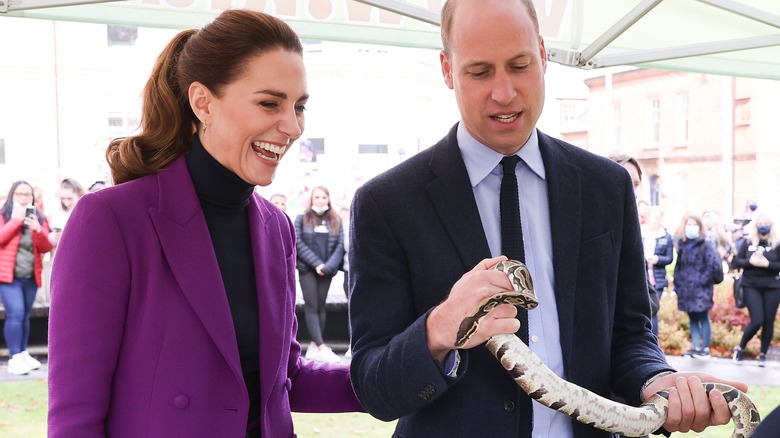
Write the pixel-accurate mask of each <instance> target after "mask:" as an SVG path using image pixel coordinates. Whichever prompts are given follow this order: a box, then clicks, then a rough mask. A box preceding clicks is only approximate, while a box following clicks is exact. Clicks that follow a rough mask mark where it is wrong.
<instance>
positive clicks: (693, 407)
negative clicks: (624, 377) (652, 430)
mask: <svg viewBox="0 0 780 438" xmlns="http://www.w3.org/2000/svg"><path fill="white" fill-rule="evenodd" d="M703 382H709V383H725V384H726V385H731V386H733V387H735V388H737V389H739V390H740V391H742V392H747V390H748V387H747V385H746V384H744V383H741V382H732V381H728V380H722V379H718V378H717V377H713V376H710V375H709V374H703V373H690V372H679V373H673V374H669V375H666V376H662V377H659V378H658V379H656V380H655V381H653V383H651V384H650V385H648V387H647V388H645V390H644V392H643V393H642V400H647V399H648V398H649V397H650V396H652V395H653V394H655V393H656V392H658V391H661V390H664V389H667V388H668V389H669V408H668V414H667V417H666V422H665V423H664V429H666V430H667V431H669V432H683V433H685V432H688V431H691V430H693V431H694V432H701V431H703V430H704V429H705V428H707V427H708V426H719V425H722V424H726V423H728V422H729V421H731V410H730V409H729V407H728V404H727V403H726V399H725V398H724V397H723V394H721V393H720V392H719V391H710V394H709V396H708V395H707V392H706V391H705V390H704V386H703V384H702V383H703Z"/></svg>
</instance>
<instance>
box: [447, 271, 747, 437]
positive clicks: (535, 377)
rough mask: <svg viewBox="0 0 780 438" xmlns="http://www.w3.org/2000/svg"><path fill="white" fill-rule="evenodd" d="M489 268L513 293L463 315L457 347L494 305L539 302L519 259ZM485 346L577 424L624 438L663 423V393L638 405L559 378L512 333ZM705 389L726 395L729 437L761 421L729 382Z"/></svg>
mask: <svg viewBox="0 0 780 438" xmlns="http://www.w3.org/2000/svg"><path fill="white" fill-rule="evenodd" d="M491 269H496V270H499V271H501V272H504V273H505V274H506V275H507V276H508V277H509V280H510V281H511V282H512V285H513V287H514V289H515V291H514V292H502V293H499V294H496V295H494V296H492V297H490V298H488V299H486V300H485V301H483V302H482V303H481V304H480V306H479V307H478V308H477V309H475V310H474V311H473V312H472V313H471V314H470V315H469V316H468V317H466V318H464V319H463V321H462V322H461V325H460V328H459V330H458V334H457V338H456V341H455V346H456V347H462V346H463V345H465V344H466V343H467V342H468V341H469V339H470V338H471V337H472V336H473V335H474V333H476V332H477V329H478V328H479V323H480V321H481V320H482V319H483V318H484V317H485V316H486V315H487V314H488V313H489V312H490V311H491V310H493V309H494V308H495V307H496V306H498V305H500V304H505V303H506V304H513V305H521V306H523V307H524V308H526V309H528V310H531V309H533V308H535V307H536V306H537V305H538V301H537V300H536V296H535V295H534V287H533V282H532V280H531V273H530V272H529V271H528V268H526V266H525V265H524V264H523V263H520V262H518V261H514V260H507V261H503V262H499V263H498V264H496V265H495V266H493V267H492V268H491ZM486 346H487V348H488V350H490V352H491V353H493V355H494V356H495V357H496V359H498V360H499V361H500V362H501V365H502V366H503V367H504V369H506V370H507V371H508V372H509V374H510V375H511V376H512V378H513V379H514V380H515V382H517V384H518V385H519V386H520V388H521V389H522V390H523V391H525V392H526V393H527V394H528V395H529V396H530V397H531V398H532V399H534V400H536V401H538V402H539V403H541V404H543V405H545V406H547V407H549V408H551V409H555V410H557V411H559V412H562V413H564V414H566V415H568V416H570V417H572V418H573V419H575V420H577V421H579V422H582V423H585V424H589V425H591V426H593V427H596V428H598V429H601V430H605V431H607V432H612V433H619V434H621V435H623V436H626V437H639V436H644V435H648V434H650V433H652V432H654V431H656V430H658V429H659V428H660V427H661V426H663V424H664V422H665V421H666V413H667V412H666V410H667V405H668V401H667V398H668V396H669V393H668V392H667V391H660V392H658V393H656V394H654V395H653V396H652V397H650V399H648V400H647V402H645V403H643V404H642V405H641V406H639V407H632V406H626V405H623V404H620V403H617V402H614V401H612V400H609V399H606V398H604V397H601V396H599V395H596V394H594V393H592V392H590V391H588V390H587V389H585V388H582V387H579V386H577V385H575V384H573V383H570V382H567V381H565V380H563V379H561V378H560V377H558V376H557V375H556V374H555V373H553V372H552V371H551V370H550V369H549V368H547V366H546V365H545V364H544V363H543V362H542V361H541V360H540V359H539V357H537V356H536V355H535V354H534V353H533V352H532V351H531V349H530V348H528V346H527V345H525V344H524V343H523V341H521V340H520V338H518V337H517V336H515V335H497V336H493V337H492V338H490V339H489V340H488V341H487V344H486ZM704 388H705V390H706V391H707V394H709V392H710V391H712V390H718V391H720V392H721V393H722V394H723V396H724V397H725V398H726V401H727V402H728V405H729V408H730V409H731V416H732V419H733V420H734V432H733V434H732V435H731V437H732V438H747V437H749V436H750V435H751V434H752V433H753V430H754V429H755V428H756V426H758V423H759V422H760V421H761V420H760V418H759V414H758V410H757V409H756V406H755V405H754V404H753V402H752V401H750V399H749V398H748V396H747V395H745V393H743V392H741V391H740V390H738V389H736V388H734V387H732V386H729V385H723V384H719V383H706V384H705V385H704Z"/></svg>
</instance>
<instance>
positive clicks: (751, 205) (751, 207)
mask: <svg viewBox="0 0 780 438" xmlns="http://www.w3.org/2000/svg"><path fill="white" fill-rule="evenodd" d="M748 208H749V209H750V211H756V209H757V208H758V204H750V205H748Z"/></svg>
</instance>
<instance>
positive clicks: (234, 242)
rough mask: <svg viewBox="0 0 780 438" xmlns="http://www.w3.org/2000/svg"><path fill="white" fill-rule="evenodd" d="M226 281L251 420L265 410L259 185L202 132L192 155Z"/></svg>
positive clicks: (194, 178) (189, 160)
mask: <svg viewBox="0 0 780 438" xmlns="http://www.w3.org/2000/svg"><path fill="white" fill-rule="evenodd" d="M186 161H187V168H188V169H189V171H190V175H191V176H192V182H193V184H194V185H195V192H196V193H197V194H198V198H199V199H200V205H201V208H203V214H204V216H205V217H206V223H207V224H208V227H209V234H210V235H211V242H212V244H213V245H214V252H215V254H216V256H217V262H218V263H219V271H220V273H221V274H222V283H223V284H224V285H225V291H226V292H227V299H228V303H229V304H230V313H231V314H232V315H233V327H234V328H235V331H236V339H237V340H238V352H239V355H240V357H241V369H242V371H243V373H244V383H245V384H246V387H247V391H248V392H249V403H250V404H249V419H248V424H251V425H257V422H258V421H259V415H260V399H259V396H260V380H259V379H260V328H259V327H260V319H259V314H258V308H257V286H256V283H255V269H254V262H253V260H254V259H253V257H252V244H251V238H250V236H249V219H248V217H247V205H249V198H250V197H251V196H252V192H253V191H254V186H253V185H251V184H248V183H246V182H245V181H244V180H242V179H241V178H239V177H238V176H237V175H236V174H234V173H233V172H231V171H229V170H228V169H226V168H225V167H224V166H222V165H221V164H220V163H219V162H218V161H217V160H215V159H214V158H213V157H212V156H211V155H209V153H208V152H207V151H206V150H205V149H204V148H203V145H202V144H201V143H200V139H199V138H198V136H197V135H196V136H195V137H194V138H193V140H192V149H191V150H190V152H189V153H188V154H187V156H186Z"/></svg>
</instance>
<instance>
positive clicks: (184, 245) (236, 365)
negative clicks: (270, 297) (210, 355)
mask: <svg viewBox="0 0 780 438" xmlns="http://www.w3.org/2000/svg"><path fill="white" fill-rule="evenodd" d="M158 178H159V187H160V196H159V204H158V206H156V208H155V207H154V206H153V207H151V208H150V209H149V216H150V217H151V220H152V223H153V224H154V227H155V229H156V230H157V235H158V238H159V240H160V246H161V247H162V250H163V252H164V254H165V258H166V259H167V260H168V264H169V265H170V268H171V271H172V273H173V276H174V278H175V279H176V281H177V282H178V283H179V286H180V287H181V290H182V292H183V293H184V296H185V297H186V299H187V300H188V301H189V303H190V305H191V306H192V309H193V310H194V312H195V314H196V315H197V316H198V318H200V320H201V321H202V323H203V326H204V327H205V328H206V331H207V332H208V333H209V335H211V338H212V339H213V341H214V343H215V344H216V345H217V348H218V349H219V351H220V352H221V353H222V355H223V356H224V357H225V359H226V361H227V363H228V364H229V365H230V368H231V370H232V371H233V374H235V376H236V378H237V379H239V380H241V381H243V379H244V378H243V374H242V372H241V363H240V358H239V354H238V345H237V341H236V334H235V329H234V328H233V322H232V321H233V319H232V316H231V314H230V307H229V305H228V301H227V294H226V293H225V287H224V285H223V283H222V276H221V274H220V272H219V265H218V264H217V258H216V256H215V255H214V247H213V246H212V244H211V239H210V238H209V231H208V227H207V225H206V218H205V217H204V216H203V211H202V210H201V208H200V201H198V197H197V195H196V194H195V188H194V186H193V185H192V180H191V179H190V175H189V171H188V170H187V166H186V163H185V161H184V159H183V157H182V158H179V159H178V160H176V161H174V162H173V163H172V164H171V165H170V166H169V167H168V168H167V169H166V170H163V171H161V172H159V173H158Z"/></svg>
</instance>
